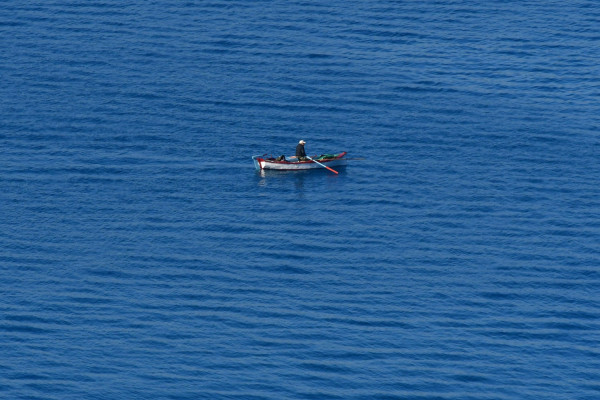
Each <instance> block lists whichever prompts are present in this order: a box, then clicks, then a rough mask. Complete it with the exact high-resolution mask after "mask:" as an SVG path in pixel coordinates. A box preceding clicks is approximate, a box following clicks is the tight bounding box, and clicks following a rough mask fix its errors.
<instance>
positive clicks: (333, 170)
mask: <svg viewBox="0 0 600 400" xmlns="http://www.w3.org/2000/svg"><path fill="white" fill-rule="evenodd" d="M306 158H308V159H309V160H310V161H312V162H314V163H317V164H319V165H320V166H321V167H324V168H327V169H328V170H330V171H331V172H335V173H336V174H337V173H338V172H337V171H336V170H335V169H333V168H329V167H328V166H327V165H323V164H321V163H320V162H318V161H316V160H313V159H312V158H310V157H309V156H306Z"/></svg>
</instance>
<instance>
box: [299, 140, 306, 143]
mask: <svg viewBox="0 0 600 400" xmlns="http://www.w3.org/2000/svg"><path fill="white" fill-rule="evenodd" d="M298 143H300V144H305V143H306V142H305V141H304V140H302V139H300V141H299V142H298Z"/></svg>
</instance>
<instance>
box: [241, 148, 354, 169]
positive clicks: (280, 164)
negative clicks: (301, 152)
mask: <svg viewBox="0 0 600 400" xmlns="http://www.w3.org/2000/svg"><path fill="white" fill-rule="evenodd" d="M345 155H346V152H345V151H344V152H342V153H338V154H321V155H320V156H313V157H310V158H311V159H310V160H307V161H295V160H294V158H291V159H286V158H285V157H283V156H280V157H277V158H273V157H265V156H266V154H264V155H262V156H253V157H252V160H254V167H255V168H256V169H257V170H262V169H274V170H279V171H298V170H305V169H315V168H323V166H325V168H327V167H335V166H342V165H346V158H344V156H345ZM293 160H294V161H293Z"/></svg>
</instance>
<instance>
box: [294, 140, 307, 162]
mask: <svg viewBox="0 0 600 400" xmlns="http://www.w3.org/2000/svg"><path fill="white" fill-rule="evenodd" d="M305 144H306V142H305V141H304V140H300V141H299V142H298V146H296V158H297V159H298V161H305V160H308V158H306V151H305V150H304V145H305Z"/></svg>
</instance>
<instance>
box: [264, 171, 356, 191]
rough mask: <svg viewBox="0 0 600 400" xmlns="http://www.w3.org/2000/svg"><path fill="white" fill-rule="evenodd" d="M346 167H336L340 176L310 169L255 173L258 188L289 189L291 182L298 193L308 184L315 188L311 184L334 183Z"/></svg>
mask: <svg viewBox="0 0 600 400" xmlns="http://www.w3.org/2000/svg"><path fill="white" fill-rule="evenodd" d="M345 169H346V166H338V167H337V168H336V170H337V171H338V172H340V174H334V173H333V172H330V171H327V170H320V169H310V170H301V171H275V170H264V169H261V170H259V171H256V176H257V177H258V178H259V179H258V182H257V183H258V186H262V187H267V186H273V187H275V188H277V187H284V186H287V187H289V184H290V183H292V182H293V184H294V186H295V187H296V189H298V190H299V192H302V191H303V190H304V186H305V184H306V183H308V184H309V185H310V186H311V187H313V186H315V185H313V184H312V183H315V184H317V185H318V183H319V182H320V183H322V182H323V180H326V181H327V184H330V183H333V182H336V181H337V180H338V178H339V177H340V176H342V175H343V173H344V171H345Z"/></svg>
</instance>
